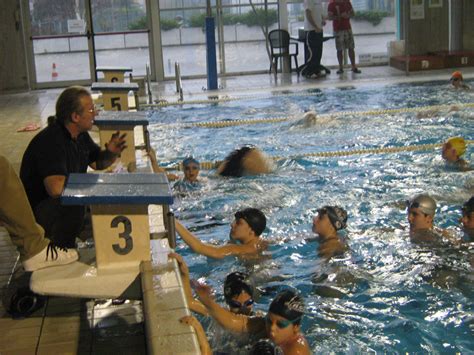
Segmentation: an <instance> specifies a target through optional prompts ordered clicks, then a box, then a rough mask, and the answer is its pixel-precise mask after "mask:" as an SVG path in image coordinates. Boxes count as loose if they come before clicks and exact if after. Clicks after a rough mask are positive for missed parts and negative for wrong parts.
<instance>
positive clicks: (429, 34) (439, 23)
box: [407, 0, 449, 55]
mask: <svg viewBox="0 0 474 355" xmlns="http://www.w3.org/2000/svg"><path fill="white" fill-rule="evenodd" d="M424 4H425V18H424V19H419V20H411V19H410V20H409V23H408V25H409V27H408V41H407V43H408V51H409V54H410V55H423V54H426V53H428V52H436V51H445V50H448V49H449V7H448V0H443V6H442V7H437V8H429V7H428V5H429V1H428V0H426V1H425V2H424ZM408 11H410V9H409V8H408ZM408 18H409V15H408Z"/></svg>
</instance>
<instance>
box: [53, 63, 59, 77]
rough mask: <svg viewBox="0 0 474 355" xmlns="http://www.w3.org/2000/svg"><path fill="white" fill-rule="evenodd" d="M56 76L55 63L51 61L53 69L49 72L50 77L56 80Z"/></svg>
mask: <svg viewBox="0 0 474 355" xmlns="http://www.w3.org/2000/svg"><path fill="white" fill-rule="evenodd" d="M57 78H58V72H57V71H56V63H53V71H52V72H51V79H52V80H56V79H57Z"/></svg>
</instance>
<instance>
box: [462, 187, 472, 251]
mask: <svg viewBox="0 0 474 355" xmlns="http://www.w3.org/2000/svg"><path fill="white" fill-rule="evenodd" d="M461 223H462V227H463V231H464V237H463V242H464V243H472V242H474V196H472V197H471V198H470V199H469V201H467V202H466V203H464V205H463V206H462V217H461Z"/></svg>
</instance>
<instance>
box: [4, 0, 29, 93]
mask: <svg viewBox="0 0 474 355" xmlns="http://www.w3.org/2000/svg"><path fill="white" fill-rule="evenodd" d="M0 34H1V35H0V53H1V55H0V92H1V91H7V90H27V89H28V87H29V84H28V72H27V66H26V55H25V48H24V46H23V26H22V22H21V13H20V0H10V1H2V11H0Z"/></svg>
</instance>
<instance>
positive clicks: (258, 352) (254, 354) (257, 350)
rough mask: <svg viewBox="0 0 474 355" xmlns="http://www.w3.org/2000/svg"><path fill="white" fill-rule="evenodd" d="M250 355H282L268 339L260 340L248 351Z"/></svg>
mask: <svg viewBox="0 0 474 355" xmlns="http://www.w3.org/2000/svg"><path fill="white" fill-rule="evenodd" d="M250 355H283V351H282V350H281V349H280V348H279V347H278V346H277V345H275V344H274V343H273V342H272V341H271V340H270V339H260V340H259V341H257V342H256V343H255V344H254V345H253V346H252V349H250Z"/></svg>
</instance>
